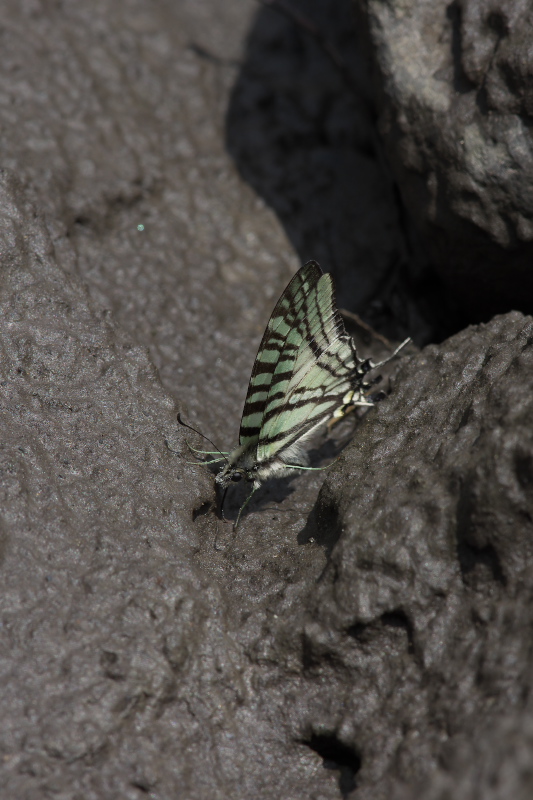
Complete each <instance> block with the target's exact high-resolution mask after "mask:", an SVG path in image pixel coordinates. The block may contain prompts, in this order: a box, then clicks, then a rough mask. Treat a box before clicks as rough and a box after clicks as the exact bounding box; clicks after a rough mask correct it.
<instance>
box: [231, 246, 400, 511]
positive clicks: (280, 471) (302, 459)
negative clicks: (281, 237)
mask: <svg viewBox="0 0 533 800" xmlns="http://www.w3.org/2000/svg"><path fill="white" fill-rule="evenodd" d="M404 344H405V343H404ZM402 346H403V345H402ZM396 352H397V351H396ZM393 355H395V354H393ZM391 357H392V356H391ZM387 360H389V359H387ZM383 363H385V362H383ZM376 366H381V364H374V363H373V362H372V361H371V360H370V359H360V358H359V357H358V356H357V352H356V349H355V345H354V343H353V340H352V339H351V337H350V336H348V334H347V333H346V330H345V328H344V323H343V322H342V319H341V317H340V316H339V313H338V311H337V309H336V307H335V301H334V286H333V279H332V277H331V275H329V274H324V273H323V272H322V270H321V269H320V267H319V265H318V264H317V263H316V262H315V261H309V262H308V263H307V264H305V265H304V266H303V267H301V269H300V270H299V271H298V272H297V273H296V274H295V275H294V277H293V279H292V280H291V282H290V283H289V285H288V286H287V288H286V289H285V291H284V292H283V294H282V295H281V297H280V299H279V300H278V302H277V304H276V306H275V308H274V311H273V312H272V315H271V317H270V320H269V322H268V325H267V327H266V330H265V333H264V335H263V338H262V340H261V344H260V345H259V350H258V352H257V356H256V359H255V362H254V366H253V369H252V375H251V377H250V383H249V386H248V393H247V396H246V401H245V404H244V410H243V414H242V420H241V427H240V433H239V445H238V447H236V448H235V450H233V452H231V453H230V454H229V456H228V458H227V461H226V464H225V465H224V466H223V467H222V469H221V470H220V472H219V473H218V474H217V476H216V483H217V485H219V486H220V487H221V488H223V489H226V488H227V487H228V486H229V485H230V484H231V483H235V482H238V481H240V480H242V479H244V480H246V481H249V482H251V483H253V488H252V494H253V492H254V491H255V490H256V489H258V488H259V486H261V484H262V483H264V482H265V481H266V480H268V479H270V478H273V477H282V476H284V475H288V474H290V473H291V472H292V471H293V470H294V469H309V467H307V466H306V465H307V463H308V457H307V454H306V451H305V444H306V442H307V440H308V439H309V437H310V436H311V435H312V434H313V433H314V432H315V431H316V430H317V428H319V427H320V426H322V425H323V424H325V423H327V422H329V421H331V420H336V419H340V418H342V417H343V416H344V415H345V414H346V413H347V412H348V411H349V410H351V409H353V408H354V407H355V406H371V405H373V403H372V401H371V400H369V398H368V396H367V392H368V389H369V387H370V386H371V385H372V382H367V381H366V380H365V377H366V375H367V373H368V372H370V370H372V369H375V367H376ZM250 496H251V495H250ZM248 499H249V498H248ZM246 502H248V501H246ZM243 508H244V506H243ZM241 512H242V508H241ZM239 516H240V513H239ZM237 522H238V520H237Z"/></svg>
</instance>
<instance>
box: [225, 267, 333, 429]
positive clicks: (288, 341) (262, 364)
mask: <svg viewBox="0 0 533 800" xmlns="http://www.w3.org/2000/svg"><path fill="white" fill-rule="evenodd" d="M321 276H322V270H321V269H320V267H319V266H318V264H317V263H316V262H315V261H309V262H308V263H307V264H304V266H303V267H301V269H299V270H298V272H297V273H296V275H294V277H293V279H292V280H291V282H290V283H289V285H288V286H287V288H286V289H285V291H284V292H283V294H282V295H281V297H280V299H279V300H278V302H277V303H276V307H275V308H274V311H273V312H272V315H271V317H270V320H269V322H268V325H267V327H266V330H265V333H264V334H263V338H262V340H261V344H260V345H259V350H258V352H257V356H256V359H255V363H254V366H253V370H252V375H251V377H250V383H249V385H248V393H247V395H246V401H245V404H244V409H243V412H242V420H241V428H240V432H239V442H240V444H241V445H245V444H249V443H250V442H252V441H254V440H255V441H257V440H258V439H259V435H260V430H261V424H262V420H263V415H264V413H265V404H266V401H267V398H268V396H269V392H270V391H271V388H272V384H273V382H274V384H275V387H276V385H278V384H279V380H280V375H281V374H283V373H288V374H291V375H292V374H293V372H294V361H295V359H296V357H297V355H298V353H299V351H300V346H301V342H302V336H301V335H300V333H298V331H299V329H300V327H301V325H300V321H301V316H302V309H303V308H304V306H305V304H306V301H307V298H308V297H309V294H310V293H311V292H312V291H313V288H314V287H316V285H317V284H318V281H319V279H320V278H321ZM305 313H307V312H305ZM275 376H276V377H275ZM275 387H274V388H275Z"/></svg>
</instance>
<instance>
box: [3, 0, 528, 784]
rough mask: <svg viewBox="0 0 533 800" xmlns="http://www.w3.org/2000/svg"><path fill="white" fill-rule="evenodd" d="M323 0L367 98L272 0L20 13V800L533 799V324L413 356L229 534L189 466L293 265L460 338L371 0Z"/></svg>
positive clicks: (398, 315)
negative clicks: (376, 86)
mask: <svg viewBox="0 0 533 800" xmlns="http://www.w3.org/2000/svg"><path fill="white" fill-rule="evenodd" d="M305 8H306V11H307V12H308V13H309V14H310V15H312V16H313V18H314V19H316V20H317V21H318V23H319V25H320V26H321V29H323V30H324V31H326V32H327V33H328V36H329V37H330V38H331V41H333V42H334V43H335V46H336V47H337V48H338V50H339V52H342V54H343V56H344V58H345V60H346V63H347V65H348V68H349V70H350V75H351V76H352V78H353V82H352V81H350V82H349V83H348V84H347V83H346V81H343V79H342V77H341V76H339V74H338V73H337V72H336V70H335V69H334V68H333V67H332V66H331V64H330V63H329V62H328V59H327V58H326V57H325V56H324V53H323V52H321V51H320V48H318V47H316V46H315V45H314V44H313V43H312V42H311V41H310V40H309V39H308V38H306V37H305V36H304V35H302V33H301V32H299V31H298V30H297V29H296V28H295V27H294V25H293V24H292V23H291V22H290V21H289V20H287V19H286V18H284V17H283V16H282V15H279V14H276V13H275V12H274V11H272V10H270V9H258V6H257V5H256V4H255V3H252V2H240V1H239V2H238V1H237V0H235V2H227V3H224V4H223V5H221V4H219V3H217V2H211V1H210V0H209V1H207V0H203V2H183V3H169V2H163V0H160V2H154V0H150V2H148V1H147V0H120V2H115V0H113V2H111V0H108V2H104V0H102V1H101V2H96V3H93V4H91V7H90V8H88V7H85V6H84V4H79V3H77V2H74V1H73V2H66V3H62V4H54V3H45V2H38V0H32V1H31V2H24V3H20V2H16V3H15V2H5V3H4V4H3V5H2V9H1V11H0V30H1V31H2V48H1V50H0V83H1V86H0V89H1V92H0V124H1V128H2V140H1V144H0V155H1V160H0V169H1V170H2V171H1V173H0V265H1V275H2V279H1V282H0V414H1V423H0V425H1V428H0V497H1V505H0V558H1V562H0V623H1V627H0V664H1V680H2V687H3V691H2V693H1V696H0V717H1V719H2V728H1V731H0V751H1V759H0V794H1V795H2V797H3V796H6V797H10V798H11V797H13V798H15V797H16V798H28V799H31V800H34V799H35V800H37V798H39V799H40V798H42V797H61V798H65V800H67V799H68V800H70V799H71V798H72V800H74V799H75V798H80V797H83V798H95V800H101V798H110V799H111V798H113V799H114V798H117V797H120V798H132V799H133V800H136V799H137V798H143V797H147V796H148V797H153V798H161V799H162V798H169V797H180V798H187V799H188V798H190V800H204V798H206V797H209V798H221V800H222V799H224V800H225V799H226V798H228V797H232V798H242V800H248V798H250V797H260V798H290V799H291V800H292V799H293V798H294V800H296V799H297V798H313V800H329V799H330V798H331V799H332V800H333V799H334V798H341V797H352V798H365V799H366V798H368V799H369V800H370V798H372V800H376V799H377V800H379V798H385V797H387V798H389V797H394V798H398V799H399V800H400V798H401V800H405V799H406V798H413V799H414V798H420V797H422V798H428V800H429V798H432V800H436V799H437V798H439V800H440V799H442V800H444V798H447V797H449V796H452V795H453V797H455V798H459V799H461V798H472V799H473V798H477V797H484V798H485V797H487V798H502V800H503V798H508V797H513V798H522V797H523V798H526V797H527V798H529V797H530V796H531V793H532V786H531V771H530V768H529V764H530V761H531V747H532V742H533V722H532V716H531V709H530V702H529V699H528V697H529V694H530V683H531V680H530V677H529V676H530V674H531V663H530V662H531V654H530V651H531V638H530V630H531V622H532V620H531V610H530V609H531V589H532V578H531V557H532V554H531V547H530V540H531V526H532V524H533V523H532V519H533V509H532V507H531V497H532V493H531V490H532V485H533V466H532V465H533V441H532V437H531V430H532V422H533V419H532V415H533V407H532V401H531V398H532V397H533V393H532V391H531V390H532V382H533V379H532V377H531V376H532V374H533V370H532V367H533V364H532V361H533V322H532V321H531V319H530V318H528V317H523V316H521V315H520V314H518V313H509V314H507V315H504V316H501V317H499V318H497V319H495V320H493V321H492V322H491V323H490V324H488V325H487V326H481V327H478V328H468V329H466V330H465V331H462V332H460V333H458V334H457V335H456V336H455V337H453V338H451V339H449V340H448V341H446V342H444V343H443V344H442V345H431V346H430V347H428V348H426V349H425V350H423V351H422V353H420V354H418V355H416V354H414V355H412V354H411V355H409V354H408V355H406V356H405V362H404V364H403V365H401V368H400V371H399V372H398V374H397V376H396V377H393V379H392V383H391V386H390V388H391V394H390V396H389V398H388V399H387V400H385V401H384V402H382V403H381V404H380V405H379V406H378V407H377V408H376V409H374V410H372V412H371V413H370V414H368V415H367V416H366V418H365V419H364V420H363V421H362V422H360V423H359V424H354V426H353V429H352V426H351V425H350V424H349V423H347V424H346V425H345V427H344V428H341V429H340V430H339V432H338V434H337V436H336V441H337V443H339V442H342V441H346V439H350V437H351V436H352V435H353V441H352V442H351V443H350V444H349V446H348V447H347V448H346V449H345V450H344V451H343V455H342V457H341V459H340V460H339V461H338V463H337V465H336V466H334V467H332V471H331V472H330V473H327V476H328V477H327V479H326V481H325V483H324V477H323V474H321V473H315V474H313V473H309V474H307V475H303V476H298V477H297V478H294V479H293V480H290V481H280V482H273V483H272V484H271V485H269V486H266V487H265V488H264V490H262V492H261V493H258V497H257V502H254V505H253V507H251V508H250V513H249V514H247V515H246V516H245V518H244V520H243V523H242V526H241V528H240V529H239V531H238V533H237V535H235V534H233V532H232V531H231V526H229V525H224V524H223V523H221V522H217V520H216V518H215V515H214V513H213V500H214V495H213V480H212V475H210V474H209V473H208V472H207V471H206V470H205V469H204V470H203V469H200V468H197V467H194V466H191V465H189V464H187V463H186V462H187V461H190V460H191V456H190V453H189V452H188V450H187V449H186V447H185V442H184V437H183V432H182V430H181V429H179V428H178V426H177V424H176V421H175V415H176V411H177V410H178V409H179V410H180V411H181V412H182V413H183V414H184V416H186V418H187V419H189V420H190V421H191V422H193V423H194V424H196V425H197V426H199V427H200V428H201V429H202V430H203V431H204V432H205V433H206V434H208V435H209V436H211V437H212V438H214V440H215V441H216V442H217V444H218V445H219V446H220V447H222V448H223V449H226V448H228V447H231V446H233V445H234V444H235V442H236V438H237V429H238V421H239V416H240V410H241V407H242V402H243V399H244V393H245V390H246V384H247V379H248V376H249V372H250V369H251V365H252V362H253V358H254V355H255V350H256V347H257V344H258V342H259V339H260V337H261V334H262V330H263V327H264V324H265V322H266V319H267V318H268V314H269V313H270V311H271V309H272V306H273V303H274V302H275V300H276V298H277V296H278V294H279V292H280V291H281V290H282V289H283V287H284V285H285V284H286V282H287V280H288V279H289V277H290V276H291V274H292V273H293V272H294V270H295V269H296V267H297V266H298V264H299V263H300V261H301V260H305V259H306V258H308V257H315V258H317V259H319V260H321V261H322V262H323V264H324V266H325V267H329V268H331V269H332V270H333V272H334V273H335V276H336V278H337V282H338V286H339V305H341V306H344V307H345V308H347V309H348V310H349V311H355V312H359V313H363V314H364V315H365V318H366V319H367V321H370V322H371V323H373V324H374V325H375V326H377V327H379V330H380V331H381V332H382V333H384V334H386V335H388V336H390V337H391V338H393V339H399V338H400V337H402V336H403V335H404V334H405V333H407V332H409V333H411V334H412V335H414V336H415V338H416V340H417V343H418V344H419V345H423V344H424V343H426V342H427V341H430V340H434V341H436V340H438V338H439V334H441V333H442V330H443V329H445V328H446V325H445V324H443V323H442V321H441V319H440V318H439V315H438V313H437V312H438V310H439V308H440V309H442V308H443V303H442V302H441V303H440V304H439V294H438V285H437V284H436V283H434V282H432V281H431V280H426V279H425V278H424V277H423V276H420V277H419V278H417V279H416V280H414V279H413V278H412V274H413V273H412V272H411V277H408V270H407V267H408V266H409V264H408V260H409V246H408V241H407V239H406V231H405V227H404V226H403V224H402V211H401V209H400V208H399V207H398V205H397V202H396V200H395V191H394V186H393V183H392V180H391V177H390V175H389V174H388V172H387V170H386V169H384V168H383V163H382V160H381V158H380V155H379V152H377V151H376V138H375V133H374V131H373V128H372V124H371V122H372V120H371V114H370V108H369V96H368V93H365V91H364V86H365V79H366V78H365V76H366V73H365V70H364V62H363V61H362V60H361V59H360V57H358V56H357V53H356V51H355V50H354V46H353V42H354V41H355V40H356V35H355V30H354V28H353V23H352V21H351V16H350V3H348V2H346V3H342V2H339V3H338V4H335V5H332V4H331V3H323V2H318V0H317V2H316V3H315V2H314V3H306V4H305ZM355 85H358V86H361V87H363V89H362V91H361V92H359V93H358V91H356V90H355V88H354V86H355ZM422 290H424V291H423V293H422ZM413 352H414V349H413V351H411V353H413ZM191 436H192V434H191ZM195 441H196V440H195ZM167 443H168V444H167ZM196 443H197V445H198V446H200V444H199V441H197V442H196ZM171 450H173V451H175V452H171ZM334 452H335V446H334V445H333V444H329V445H324V446H323V447H322V456H324V455H331V454H333V453H334ZM315 455H316V459H317V461H316V463H319V457H318V454H314V456H313V457H315ZM321 486H322V489H321ZM317 496H318V501H317ZM238 502H239V496H238V495H236V496H235V497H234V498H233V500H232V501H231V502H230V504H229V506H228V512H229V513H230V514H231V513H233V512H234V511H235V509H236V508H237V507H238ZM502 743H503V744H502Z"/></svg>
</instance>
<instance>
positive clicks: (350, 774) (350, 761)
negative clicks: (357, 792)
mask: <svg viewBox="0 0 533 800" xmlns="http://www.w3.org/2000/svg"><path fill="white" fill-rule="evenodd" d="M303 744H305V745H307V747H310V748H311V750H314V751H315V753H318V755H319V756H320V757H321V758H322V759H323V761H324V767H325V769H335V770H338V771H339V789H340V793H341V795H342V797H343V798H345V797H348V795H349V794H350V793H351V792H353V791H354V789H356V788H357V782H356V779H355V776H356V775H357V773H358V772H359V770H360V769H361V759H360V758H359V755H358V754H357V753H356V751H355V750H354V749H353V748H352V747H349V746H348V745H346V744H343V743H342V742H341V741H339V739H338V738H337V736H336V735H335V734H334V733H321V734H317V733H313V734H312V735H311V737H310V738H309V739H306V740H304V742H303Z"/></svg>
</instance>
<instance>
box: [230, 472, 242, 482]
mask: <svg viewBox="0 0 533 800" xmlns="http://www.w3.org/2000/svg"><path fill="white" fill-rule="evenodd" d="M241 478H242V472H234V473H233V475H232V476H231V480H232V481H235V483H237V481H240V479H241Z"/></svg>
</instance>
